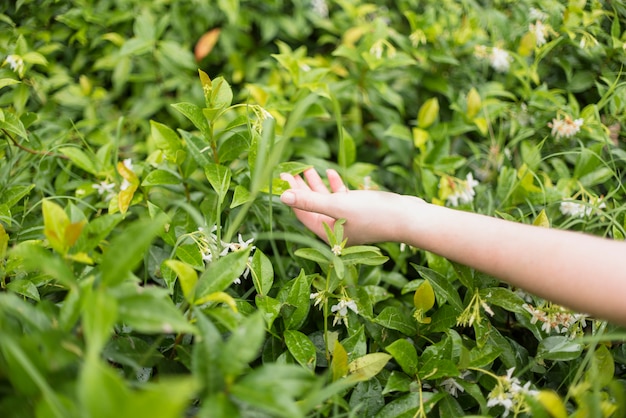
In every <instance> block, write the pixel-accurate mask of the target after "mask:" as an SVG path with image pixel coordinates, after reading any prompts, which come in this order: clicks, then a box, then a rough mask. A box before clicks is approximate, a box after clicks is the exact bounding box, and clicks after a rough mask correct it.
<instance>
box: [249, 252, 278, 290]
mask: <svg viewBox="0 0 626 418" xmlns="http://www.w3.org/2000/svg"><path fill="white" fill-rule="evenodd" d="M250 273H251V274H252V281H253V282H254V287H255V289H256V291H257V293H258V294H259V295H266V294H267V293H268V292H269V291H270V290H271V289H272V285H273V284H274V268H273V267H272V262H271V261H270V259H269V258H268V257H267V256H266V255H265V254H263V252H262V251H261V250H259V249H258V248H257V249H256V250H255V251H254V255H253V256H252V262H251V263H250Z"/></svg>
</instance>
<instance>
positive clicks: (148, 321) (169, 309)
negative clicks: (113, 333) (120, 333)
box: [118, 292, 196, 334]
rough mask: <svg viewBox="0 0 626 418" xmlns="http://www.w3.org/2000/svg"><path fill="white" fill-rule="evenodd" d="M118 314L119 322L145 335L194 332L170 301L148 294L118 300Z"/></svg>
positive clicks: (194, 329) (130, 295)
mask: <svg viewBox="0 0 626 418" xmlns="http://www.w3.org/2000/svg"><path fill="white" fill-rule="evenodd" d="M118 313H119V321H121V322H122V323H124V324H125V325H128V326H130V327H132V328H133V329H134V330H135V331H138V332H142V333H146V334H171V333H195V332H196V328H195V327H193V326H192V325H191V324H190V323H189V322H187V320H186V319H185V317H184V316H183V314H182V313H181V312H180V311H179V310H178V309H176V307H175V306H174V303H173V302H172V300H171V299H169V298H168V297H162V296H159V295H157V294H154V293H150V292H142V293H135V294H129V295H126V296H124V297H121V298H119V299H118Z"/></svg>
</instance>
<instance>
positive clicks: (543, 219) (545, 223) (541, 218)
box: [533, 209, 550, 228]
mask: <svg viewBox="0 0 626 418" xmlns="http://www.w3.org/2000/svg"><path fill="white" fill-rule="evenodd" d="M533 225H535V226H541V227H544V228H550V219H548V215H546V211H545V209H542V210H541V212H539V215H537V218H535V220H534V221H533Z"/></svg>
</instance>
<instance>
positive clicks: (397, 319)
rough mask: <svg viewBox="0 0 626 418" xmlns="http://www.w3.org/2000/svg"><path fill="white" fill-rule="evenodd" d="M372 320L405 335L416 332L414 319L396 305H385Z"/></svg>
mask: <svg viewBox="0 0 626 418" xmlns="http://www.w3.org/2000/svg"><path fill="white" fill-rule="evenodd" d="M374 322H375V323H377V324H378V325H382V326H383V327H385V328H390V329H395V330H397V331H400V332H402V333H403V334H405V335H408V336H412V335H416V334H417V325H416V323H415V319H413V317H412V316H411V315H410V314H409V313H408V312H406V311H405V310H402V309H401V308H399V307H397V306H387V307H385V308H384V309H383V310H382V311H381V312H380V314H378V316H377V317H376V318H374Z"/></svg>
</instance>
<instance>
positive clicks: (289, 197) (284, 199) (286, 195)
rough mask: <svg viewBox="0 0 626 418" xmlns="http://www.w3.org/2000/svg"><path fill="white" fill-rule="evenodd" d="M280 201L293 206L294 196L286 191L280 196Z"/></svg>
mask: <svg viewBox="0 0 626 418" xmlns="http://www.w3.org/2000/svg"><path fill="white" fill-rule="evenodd" d="M280 200H281V202H283V203H284V204H285V205H293V204H294V203H296V195H295V194H294V193H293V192H291V191H289V190H287V191H286V192H284V193H283V194H282V195H280Z"/></svg>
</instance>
